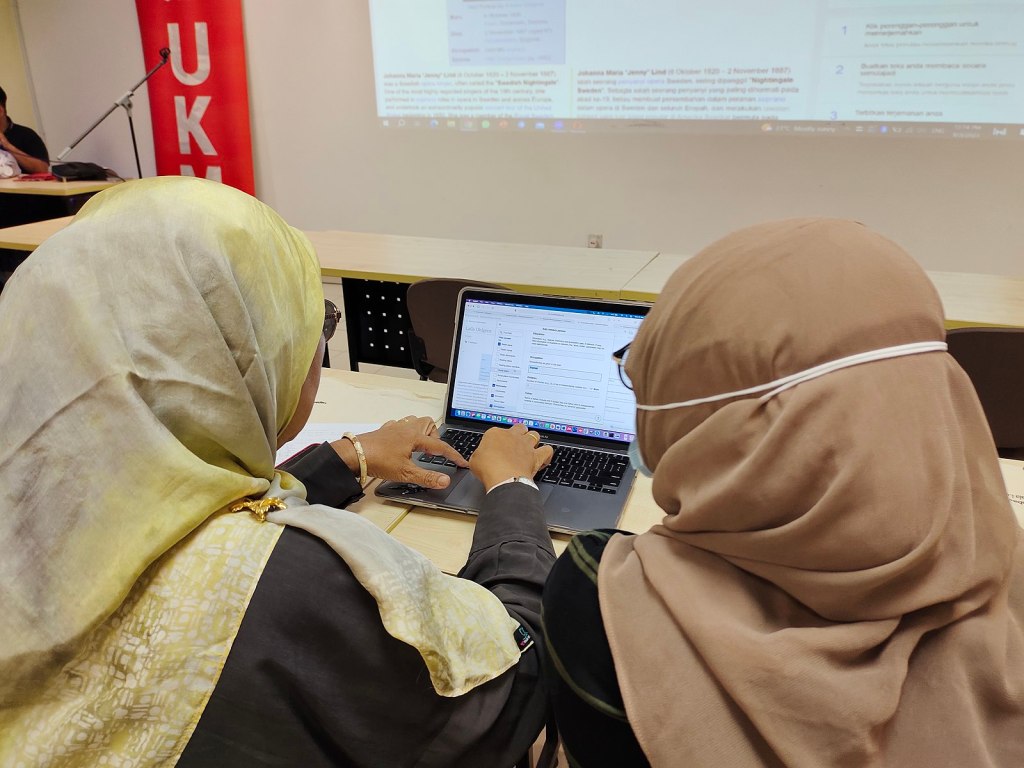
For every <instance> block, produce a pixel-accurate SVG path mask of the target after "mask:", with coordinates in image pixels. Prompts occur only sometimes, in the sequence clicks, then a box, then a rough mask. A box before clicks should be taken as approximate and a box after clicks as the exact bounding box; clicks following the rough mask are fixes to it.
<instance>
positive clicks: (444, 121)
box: [370, 0, 1024, 138]
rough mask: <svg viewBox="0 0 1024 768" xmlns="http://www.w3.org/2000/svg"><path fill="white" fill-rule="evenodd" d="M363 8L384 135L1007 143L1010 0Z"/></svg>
mask: <svg viewBox="0 0 1024 768" xmlns="http://www.w3.org/2000/svg"><path fill="white" fill-rule="evenodd" d="M370 7H371V22H372V29H373V49H374V67H375V76H376V92H377V109H378V114H379V116H380V118H381V120H382V124H383V125H384V126H385V127H422V128H435V129H445V128H459V129H472V130H481V129H508V130H565V131H573V130H590V129H595V128H598V129H599V128H600V127H601V126H602V125H604V126H606V127H608V126H618V127H629V126H630V125H640V126H645V125H646V126H657V125H661V124H664V125H667V126H670V127H671V126H672V125H686V124H700V123H715V124H717V125H719V126H720V127H728V126H729V124H733V126H734V127H735V128H737V129H738V130H759V131H765V132H770V131H778V132H782V133H786V132H801V131H802V132H814V133H831V132H842V131H850V132H858V133H860V132H863V133H869V132H870V133H877V134H885V133H892V134H897V133H909V134H913V133H920V134H921V135H947V136H963V137H968V138H970V137H995V138H1002V137H1011V136H1012V137H1016V138H1024V133H1022V131H1024V0H1017V1H1016V2H1002V3H999V2H993V3H984V4H981V3H964V2H958V3H953V2H941V1H938V2H937V1H935V0H932V2H923V1H922V0H902V1H901V2H874V1H872V0H816V1H815V2H811V1H809V0H801V1H800V2H797V1H796V0H780V1H779V2H774V3H765V2H763V1H758V0H722V1H721V2H717V3H708V2H680V1H679V0H628V2H627V1H626V0H602V2H600V3H597V2H593V1H592V0H586V1H585V2H584V0H371V3H370ZM858 128H859V129H860V130H858Z"/></svg>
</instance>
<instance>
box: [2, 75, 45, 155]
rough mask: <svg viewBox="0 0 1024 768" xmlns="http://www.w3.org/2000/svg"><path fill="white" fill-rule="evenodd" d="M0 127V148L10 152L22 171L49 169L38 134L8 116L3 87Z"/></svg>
mask: <svg viewBox="0 0 1024 768" xmlns="http://www.w3.org/2000/svg"><path fill="white" fill-rule="evenodd" d="M0 129H2V132H0V150H3V151H5V152H10V153H11V156H12V157H14V160H15V162H17V163H18V166H19V167H20V168H21V172H22V173H46V172H47V171H49V170H50V153H49V152H47V151H46V144H45V143H44V142H43V140H42V139H41V138H39V134H38V133H36V132H35V131H33V130H32V129H31V128H29V127H28V126H25V125H18V124H17V123H15V122H14V121H13V120H11V118H10V117H8V115H7V92H6V91H4V89H3V88H0Z"/></svg>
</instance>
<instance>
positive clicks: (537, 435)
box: [526, 431, 540, 443]
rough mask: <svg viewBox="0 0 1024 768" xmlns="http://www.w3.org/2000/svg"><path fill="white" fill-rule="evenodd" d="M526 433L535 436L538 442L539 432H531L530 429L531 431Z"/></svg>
mask: <svg viewBox="0 0 1024 768" xmlns="http://www.w3.org/2000/svg"><path fill="white" fill-rule="evenodd" d="M526 434H528V435H530V436H531V437H535V438H537V442H538V443H539V442H540V433H539V432H532V431H531V432H527V433H526Z"/></svg>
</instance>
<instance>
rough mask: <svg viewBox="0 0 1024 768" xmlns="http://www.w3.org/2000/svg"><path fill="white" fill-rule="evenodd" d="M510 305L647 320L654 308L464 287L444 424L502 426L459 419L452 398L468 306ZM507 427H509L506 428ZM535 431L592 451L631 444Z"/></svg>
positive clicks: (481, 427)
mask: <svg viewBox="0 0 1024 768" xmlns="http://www.w3.org/2000/svg"><path fill="white" fill-rule="evenodd" d="M496 297H500V298H498V299H497V300H499V301H502V302H507V303H522V304H532V305H535V306H543V307H552V308H554V309H559V308H567V309H581V310H591V311H596V312H617V311H622V312H623V313H626V314H637V315H642V316H644V317H646V316H647V313H648V312H649V311H650V309H651V305H650V304H648V303H646V302H640V301H622V300H618V299H587V298H575V297H569V296H550V295H547V294H535V293H519V292H516V291H503V290H499V289H494V288H463V289H462V290H461V291H460V292H459V306H458V311H457V313H456V319H455V336H454V338H453V341H452V351H451V360H450V362H449V365H448V388H447V391H446V392H445V401H444V421H445V423H446V424H448V425H449V426H456V427H460V428H468V429H473V430H477V431H481V430H486V429H489V428H490V427H493V426H503V425H500V424H488V423H487V422H482V421H478V420H477V419H467V418H464V417H460V416H455V415H454V413H453V410H454V409H453V408H452V398H453V397H454V396H455V378H456V376H457V375H458V370H457V366H458V355H457V354H456V352H457V351H458V349H459V344H460V343H461V342H462V321H463V316H464V310H465V307H466V304H467V303H468V302H469V301H471V300H473V299H476V300H480V301H495V300H496ZM506 426H507V425H506ZM531 429H533V431H535V432H537V433H539V434H540V436H541V439H542V440H545V441H549V442H571V443H572V444H573V445H582V446H586V447H592V448H604V449H611V450H618V451H621V450H625V449H626V447H627V446H628V445H629V441H628V440H615V439H613V438H605V437H592V436H588V435H580V434H577V433H575V432H572V433H570V432H559V431H554V430H546V429H538V428H537V427H531Z"/></svg>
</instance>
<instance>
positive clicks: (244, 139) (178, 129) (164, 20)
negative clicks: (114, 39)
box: [135, 0, 256, 195]
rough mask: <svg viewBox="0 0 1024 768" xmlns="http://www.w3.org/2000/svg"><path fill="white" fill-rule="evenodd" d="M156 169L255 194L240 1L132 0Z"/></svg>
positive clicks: (160, 172)
mask: <svg viewBox="0 0 1024 768" xmlns="http://www.w3.org/2000/svg"><path fill="white" fill-rule="evenodd" d="M135 8H136V11H137V12H138V15H139V31H140V32H141V34H142V52H143V57H144V59H145V63H146V70H147V71H148V70H149V69H151V68H152V67H154V66H156V65H157V64H158V63H159V62H160V49H161V48H169V49H170V51H171V58H170V66H168V67H164V69H163V70H161V71H160V72H159V73H157V75H155V76H154V77H152V78H150V80H149V81H148V82H147V84H146V85H147V87H148V88H149V108H150V112H151V113H152V116H153V146H154V148H155V150H156V172H157V174H159V175H161V176H178V175H182V176H201V177H204V178H207V179H214V180H216V181H223V182H224V183H225V184H229V185H231V186H232V187H237V188H238V189H241V190H242V191H244V192H248V193H249V194H250V195H252V194H255V192H256V189H255V184H254V182H253V169H252V136H251V134H250V132H249V89H248V85H247V83H246V79H245V37H244V31H243V28H242V0H176V2H173V3H168V2H166V0H135Z"/></svg>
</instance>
